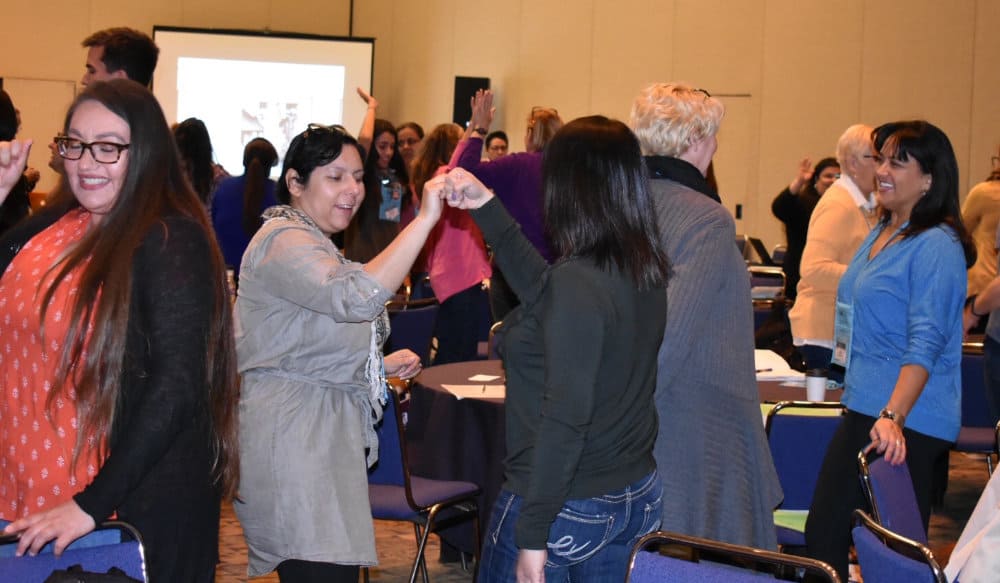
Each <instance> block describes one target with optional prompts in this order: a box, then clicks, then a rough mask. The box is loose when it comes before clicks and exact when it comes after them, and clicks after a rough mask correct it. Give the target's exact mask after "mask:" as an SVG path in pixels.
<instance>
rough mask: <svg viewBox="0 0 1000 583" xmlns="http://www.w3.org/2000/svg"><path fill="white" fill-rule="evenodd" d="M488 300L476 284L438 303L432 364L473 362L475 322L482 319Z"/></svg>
mask: <svg viewBox="0 0 1000 583" xmlns="http://www.w3.org/2000/svg"><path fill="white" fill-rule="evenodd" d="M488 301H489V300H488V298H487V297H486V291H485V290H483V287H482V286H481V285H480V284H478V283H477V284H475V285H473V286H471V287H469V288H467V289H464V290H462V291H460V292H458V293H457V294H455V295H453V296H451V297H450V298H448V299H446V300H445V301H443V302H441V307H440V309H439V310H438V316H437V324H436V325H435V331H434V336H436V337H437V341H438V349H437V354H435V356H434V364H436V365H437V364H447V363H449V362H465V361H469V360H476V355H477V353H478V351H479V336H480V327H481V326H480V325H479V322H480V320H483V319H485V317H484V314H485V313H486V304H487V302H488Z"/></svg>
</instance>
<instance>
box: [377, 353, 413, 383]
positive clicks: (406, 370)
mask: <svg viewBox="0 0 1000 583" xmlns="http://www.w3.org/2000/svg"><path fill="white" fill-rule="evenodd" d="M383 362H384V364H385V374H387V375H389V376H391V377H399V378H401V379H403V380H406V379H412V378H413V377H415V376H417V375H418V374H420V357H419V356H417V354H416V353H415V352H413V351H412V350H408V349H403V350H397V351H396V352H393V353H391V354H387V355H386V356H385V358H384V359H383Z"/></svg>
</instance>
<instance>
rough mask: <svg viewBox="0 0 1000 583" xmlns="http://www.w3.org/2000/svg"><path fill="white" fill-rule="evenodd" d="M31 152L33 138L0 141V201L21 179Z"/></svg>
mask: <svg viewBox="0 0 1000 583" xmlns="http://www.w3.org/2000/svg"><path fill="white" fill-rule="evenodd" d="M30 153H31V140H24V141H21V140H11V141H9V142H0V203H2V202H3V201H4V200H6V199H7V195H8V194H10V191H11V189H13V188H14V185H15V184H17V181H18V180H20V179H21V174H22V173H23V172H24V169H25V167H26V166H27V165H28V154H30Z"/></svg>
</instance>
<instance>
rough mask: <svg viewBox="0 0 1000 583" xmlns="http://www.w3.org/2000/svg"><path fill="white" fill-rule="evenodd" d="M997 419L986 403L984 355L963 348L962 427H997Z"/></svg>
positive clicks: (980, 352)
mask: <svg viewBox="0 0 1000 583" xmlns="http://www.w3.org/2000/svg"><path fill="white" fill-rule="evenodd" d="M996 424H997V419H995V418H994V417H993V415H992V413H990V406H989V403H987V401H986V379H985V377H984V372H983V353H982V348H981V347H980V348H979V350H978V351H975V350H974V349H971V348H969V347H968V346H963V349H962V427H990V428H992V427H995V426H996Z"/></svg>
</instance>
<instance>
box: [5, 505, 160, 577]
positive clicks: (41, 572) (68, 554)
mask: <svg viewBox="0 0 1000 583" xmlns="http://www.w3.org/2000/svg"><path fill="white" fill-rule="evenodd" d="M95 530H96V531H112V530H117V531H119V533H120V534H119V535H118V536H117V537H114V538H116V539H117V540H118V542H113V543H109V544H98V545H96V546H82V547H81V546H80V545H79V543H80V542H81V541H77V543H76V544H73V545H70V546H69V547H67V549H66V550H65V551H63V554H62V555H61V556H58V557H57V556H55V555H54V554H53V553H51V552H42V553H39V554H37V555H35V556H34V557H30V556H27V555H25V556H23V557H8V558H3V559H0V581H11V582H13V581H17V582H18V583H43V582H44V581H45V580H46V579H47V578H48V577H49V575H51V574H52V571H55V570H58V569H68V568H69V567H71V566H73V565H80V566H81V567H83V569H84V570H86V571H90V572H94V573H107V572H108V570H109V569H111V568H113V567H117V568H118V569H121V570H122V571H123V572H124V573H125V574H126V575H128V576H129V577H132V578H133V579H138V580H139V581H147V578H146V560H145V555H144V551H143V548H142V537H140V536H139V532H138V531H137V530H136V529H135V527H133V526H132V525H130V524H128V523H125V522H121V521H116V520H111V521H107V522H103V523H101V525H100V526H98V527H97V529H95ZM14 540H16V538H15V537H0V544H2V543H8V542H12V541H14Z"/></svg>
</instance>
